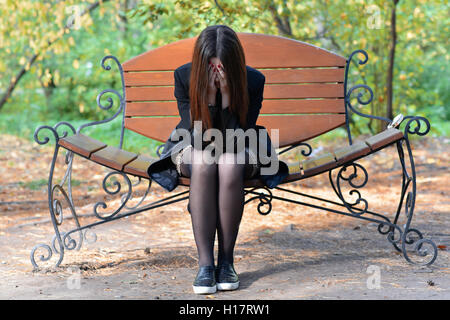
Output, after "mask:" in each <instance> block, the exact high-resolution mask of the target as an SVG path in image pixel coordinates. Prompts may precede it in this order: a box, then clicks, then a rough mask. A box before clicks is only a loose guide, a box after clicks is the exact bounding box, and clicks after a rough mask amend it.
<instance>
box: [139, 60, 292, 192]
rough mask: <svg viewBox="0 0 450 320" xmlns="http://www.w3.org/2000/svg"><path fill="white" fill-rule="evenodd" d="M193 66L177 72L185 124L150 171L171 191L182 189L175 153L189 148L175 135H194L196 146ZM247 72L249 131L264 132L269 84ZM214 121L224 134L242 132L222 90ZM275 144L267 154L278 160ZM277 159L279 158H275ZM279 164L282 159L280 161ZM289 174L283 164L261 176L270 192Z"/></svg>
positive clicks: (176, 90) (257, 73)
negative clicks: (262, 115) (263, 113)
mask: <svg viewBox="0 0 450 320" xmlns="http://www.w3.org/2000/svg"><path fill="white" fill-rule="evenodd" d="M191 66H192V63H191V62H188V63H185V64H183V65H181V66H179V67H178V68H177V69H175V71H174V80H175V88H174V95H175V97H176V99H177V106H178V112H179V114H180V117H181V120H180V122H179V123H178V124H177V125H176V127H175V128H174V130H173V131H172V133H171V134H170V136H169V138H168V139H167V141H166V143H165V144H164V148H163V151H162V152H161V154H160V159H159V160H157V161H155V162H153V163H152V164H150V166H149V168H148V170H147V171H148V174H149V177H150V178H152V179H153V180H155V181H156V182H157V183H158V184H160V185H161V186H162V187H164V188H165V189H166V190H167V191H172V190H173V189H175V188H176V187H177V185H178V177H179V175H178V172H177V171H176V169H175V164H174V163H173V162H172V161H171V154H172V152H177V151H179V150H181V149H182V148H183V147H184V146H185V145H186V143H185V141H183V140H181V141H178V139H172V135H173V134H174V133H175V131H176V129H180V128H183V129H186V130H188V131H189V132H191V144H193V143H194V142H193V141H194V137H193V135H192V130H191V129H190V101H189V80H190V72H191ZM246 69H247V88H248V94H249V100H250V101H249V108H248V113H247V128H255V129H263V130H265V128H264V127H263V126H259V125H256V121H257V118H258V116H259V112H260V109H261V106H262V101H263V92H264V84H265V80H266V79H265V76H264V75H263V74H262V73H261V72H260V71H258V70H256V69H254V68H252V67H250V66H246ZM209 111H210V114H211V118H212V119H213V121H214V123H215V124H220V127H221V129H222V130H225V129H227V128H232V129H237V128H241V126H240V124H239V121H238V118H237V117H236V116H235V115H234V114H233V113H232V112H231V111H230V109H229V108H228V107H227V108H225V109H222V97H221V94H220V90H218V92H217V96H216V105H215V106H214V107H209ZM219 113H220V114H219ZM272 150H273V149H272V144H271V141H270V136H269V135H267V150H266V154H267V155H269V156H275V155H273V152H272ZM275 157H276V156H275ZM276 160H277V161H278V159H277V158H276ZM288 174H289V170H288V166H287V165H286V164H285V163H284V162H283V161H279V169H278V172H277V173H276V174H273V175H259V177H260V178H261V180H262V181H263V182H264V184H265V185H266V186H268V187H269V188H273V187H275V186H276V185H277V184H279V183H280V182H281V181H282V180H283V179H284V178H285V177H286V176H287V175H288Z"/></svg>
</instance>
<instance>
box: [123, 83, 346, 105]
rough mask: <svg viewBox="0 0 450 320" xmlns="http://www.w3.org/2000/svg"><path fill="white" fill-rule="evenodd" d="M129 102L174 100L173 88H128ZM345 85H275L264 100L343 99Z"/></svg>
mask: <svg viewBox="0 0 450 320" xmlns="http://www.w3.org/2000/svg"><path fill="white" fill-rule="evenodd" d="M125 91H126V97H127V98H126V100H127V101H150V100H151V101H153V100H174V99H175V97H174V88H173V87H127V88H126V89H125ZM342 97H344V85H343V84H341V83H340V84H328V83H327V84H324V83H320V84H298V85H297V84H292V85H285V84H274V85H266V86H264V93H263V98H264V99H293V98H342Z"/></svg>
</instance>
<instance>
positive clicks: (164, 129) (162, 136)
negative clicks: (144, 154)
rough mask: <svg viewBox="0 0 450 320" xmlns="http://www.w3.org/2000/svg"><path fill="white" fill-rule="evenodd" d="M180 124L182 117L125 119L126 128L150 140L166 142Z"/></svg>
mask: <svg viewBox="0 0 450 320" xmlns="http://www.w3.org/2000/svg"><path fill="white" fill-rule="evenodd" d="M179 122H180V117H170V118H156V117H155V118H125V128H127V129H129V130H131V131H134V132H136V133H139V134H142V135H144V136H146V137H148V138H151V139H154V140H158V141H161V142H166V140H167V139H168V138H169V136H170V134H171V133H172V131H173V129H175V127H176V125H177V124H178V123H179Z"/></svg>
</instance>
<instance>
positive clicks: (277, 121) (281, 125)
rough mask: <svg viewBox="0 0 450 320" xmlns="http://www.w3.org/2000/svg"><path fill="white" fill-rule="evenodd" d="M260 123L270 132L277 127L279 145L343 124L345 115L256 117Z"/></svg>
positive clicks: (291, 142)
mask: <svg viewBox="0 0 450 320" xmlns="http://www.w3.org/2000/svg"><path fill="white" fill-rule="evenodd" d="M257 124H260V125H262V126H264V127H266V129H267V130H268V132H269V135H270V137H271V138H272V134H271V133H270V130H271V129H279V147H284V146H288V145H291V144H294V143H297V142H301V141H306V140H308V139H311V138H314V137H316V136H318V135H320V134H323V133H326V132H328V131H331V130H333V129H336V128H337V127H340V126H342V125H343V124H345V115H343V114H334V115H319V114H314V115H286V116H264V115H261V116H259V117H258V120H257Z"/></svg>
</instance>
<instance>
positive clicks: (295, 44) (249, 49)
mask: <svg viewBox="0 0 450 320" xmlns="http://www.w3.org/2000/svg"><path fill="white" fill-rule="evenodd" d="M237 35H238V37H239V40H240V41H241V44H242V46H243V48H244V53H245V58H246V63H247V65H249V66H252V67H254V68H278V67H299V68H303V67H337V66H340V67H343V66H345V63H346V59H345V58H344V57H342V56H339V55H337V54H335V53H332V52H330V51H327V50H325V49H322V48H319V47H316V46H313V45H310V44H307V43H304V42H301V41H298V40H293V39H289V38H286V37H282V36H275V35H265V34H258V33H246V32H238V33H237ZM197 37H198V36H195V37H192V38H189V39H183V40H179V41H176V42H172V43H170V44H167V45H164V46H162V47H159V48H156V49H153V50H150V51H147V52H145V53H143V54H141V55H139V56H136V57H134V58H132V59H130V60H128V61H126V62H125V63H123V65H122V66H123V69H124V70H125V71H146V70H175V69H176V68H177V67H179V66H180V65H182V64H184V63H187V62H189V61H191V60H192V53H193V47H194V44H195V41H196V40H197ZM274 57H276V59H274Z"/></svg>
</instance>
